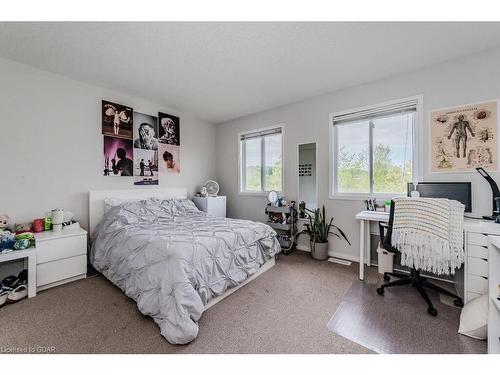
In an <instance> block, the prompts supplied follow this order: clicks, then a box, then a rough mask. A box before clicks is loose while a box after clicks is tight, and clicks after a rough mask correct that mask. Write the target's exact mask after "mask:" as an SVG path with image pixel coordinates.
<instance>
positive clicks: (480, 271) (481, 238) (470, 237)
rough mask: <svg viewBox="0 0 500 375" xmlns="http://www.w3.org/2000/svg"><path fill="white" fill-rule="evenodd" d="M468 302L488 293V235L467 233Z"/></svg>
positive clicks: (466, 288) (466, 285) (466, 287)
mask: <svg viewBox="0 0 500 375" xmlns="http://www.w3.org/2000/svg"><path fill="white" fill-rule="evenodd" d="M466 246H467V256H466V258H465V259H466V262H467V264H466V265H465V266H466V276H465V277H466V282H465V296H466V302H467V301H470V300H471V299H474V298H476V297H479V296H480V295H483V294H486V293H488V236H487V235H486V234H483V233H470V232H469V233H467V244H466Z"/></svg>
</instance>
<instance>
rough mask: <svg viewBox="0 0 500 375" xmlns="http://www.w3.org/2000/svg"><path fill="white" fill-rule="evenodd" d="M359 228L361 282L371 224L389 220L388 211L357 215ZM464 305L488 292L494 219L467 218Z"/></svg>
mask: <svg viewBox="0 0 500 375" xmlns="http://www.w3.org/2000/svg"><path fill="white" fill-rule="evenodd" d="M356 219H358V220H359V221H360V228H359V279H360V280H364V278H365V269H364V268H365V267H364V266H365V263H366V264H367V265H368V266H370V264H371V261H370V222H372V221H375V222H387V221H389V213H388V212H378V211H361V212H360V213H358V214H357V215H356ZM464 234H465V236H464V247H465V262H464V302H467V301H468V300H470V299H473V298H475V297H478V296H480V295H481V294H486V293H488V259H489V258H490V256H489V255H488V236H493V235H495V236H499V235H500V224H496V223H495V222H493V221H491V220H482V219H470V218H465V219H464Z"/></svg>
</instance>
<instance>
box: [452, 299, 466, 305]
mask: <svg viewBox="0 0 500 375" xmlns="http://www.w3.org/2000/svg"><path fill="white" fill-rule="evenodd" d="M453 304H454V305H455V306H456V307H464V302H463V301H462V300H461V299H460V298H457V299H454V300H453Z"/></svg>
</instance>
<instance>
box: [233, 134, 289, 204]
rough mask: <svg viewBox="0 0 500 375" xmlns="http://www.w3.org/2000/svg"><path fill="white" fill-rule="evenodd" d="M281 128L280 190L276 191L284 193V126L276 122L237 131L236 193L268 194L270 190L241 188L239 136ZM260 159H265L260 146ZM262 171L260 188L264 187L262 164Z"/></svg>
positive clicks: (241, 161)
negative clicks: (262, 126) (257, 127)
mask: <svg viewBox="0 0 500 375" xmlns="http://www.w3.org/2000/svg"><path fill="white" fill-rule="evenodd" d="M278 128H279V129H281V190H280V191H277V193H279V194H280V195H285V187H284V182H285V178H284V172H285V147H284V146H285V126H284V124H276V125H271V126H266V127H264V128H259V129H252V130H246V131H243V132H240V133H238V177H237V178H238V180H237V181H238V194H239V195H252V196H267V195H268V194H269V191H270V190H261V191H249V190H243V188H244V186H245V185H244V181H243V173H242V172H243V171H242V163H243V160H242V157H243V153H242V149H241V136H242V135H245V134H251V133H258V132H263V131H266V130H272V129H278ZM261 161H265V150H264V147H261ZM262 167H263V168H262V172H261V179H262V180H261V186H262V189H264V180H263V174H264V171H265V169H264V165H263V166H262Z"/></svg>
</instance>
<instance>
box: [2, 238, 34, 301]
mask: <svg viewBox="0 0 500 375" xmlns="http://www.w3.org/2000/svg"><path fill="white" fill-rule="evenodd" d="M16 259H28V298H31V297H34V296H36V253H35V248H34V247H31V248H29V249H26V250H13V251H11V252H9V253H5V254H0V263H1V262H9V261H11V260H16Z"/></svg>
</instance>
